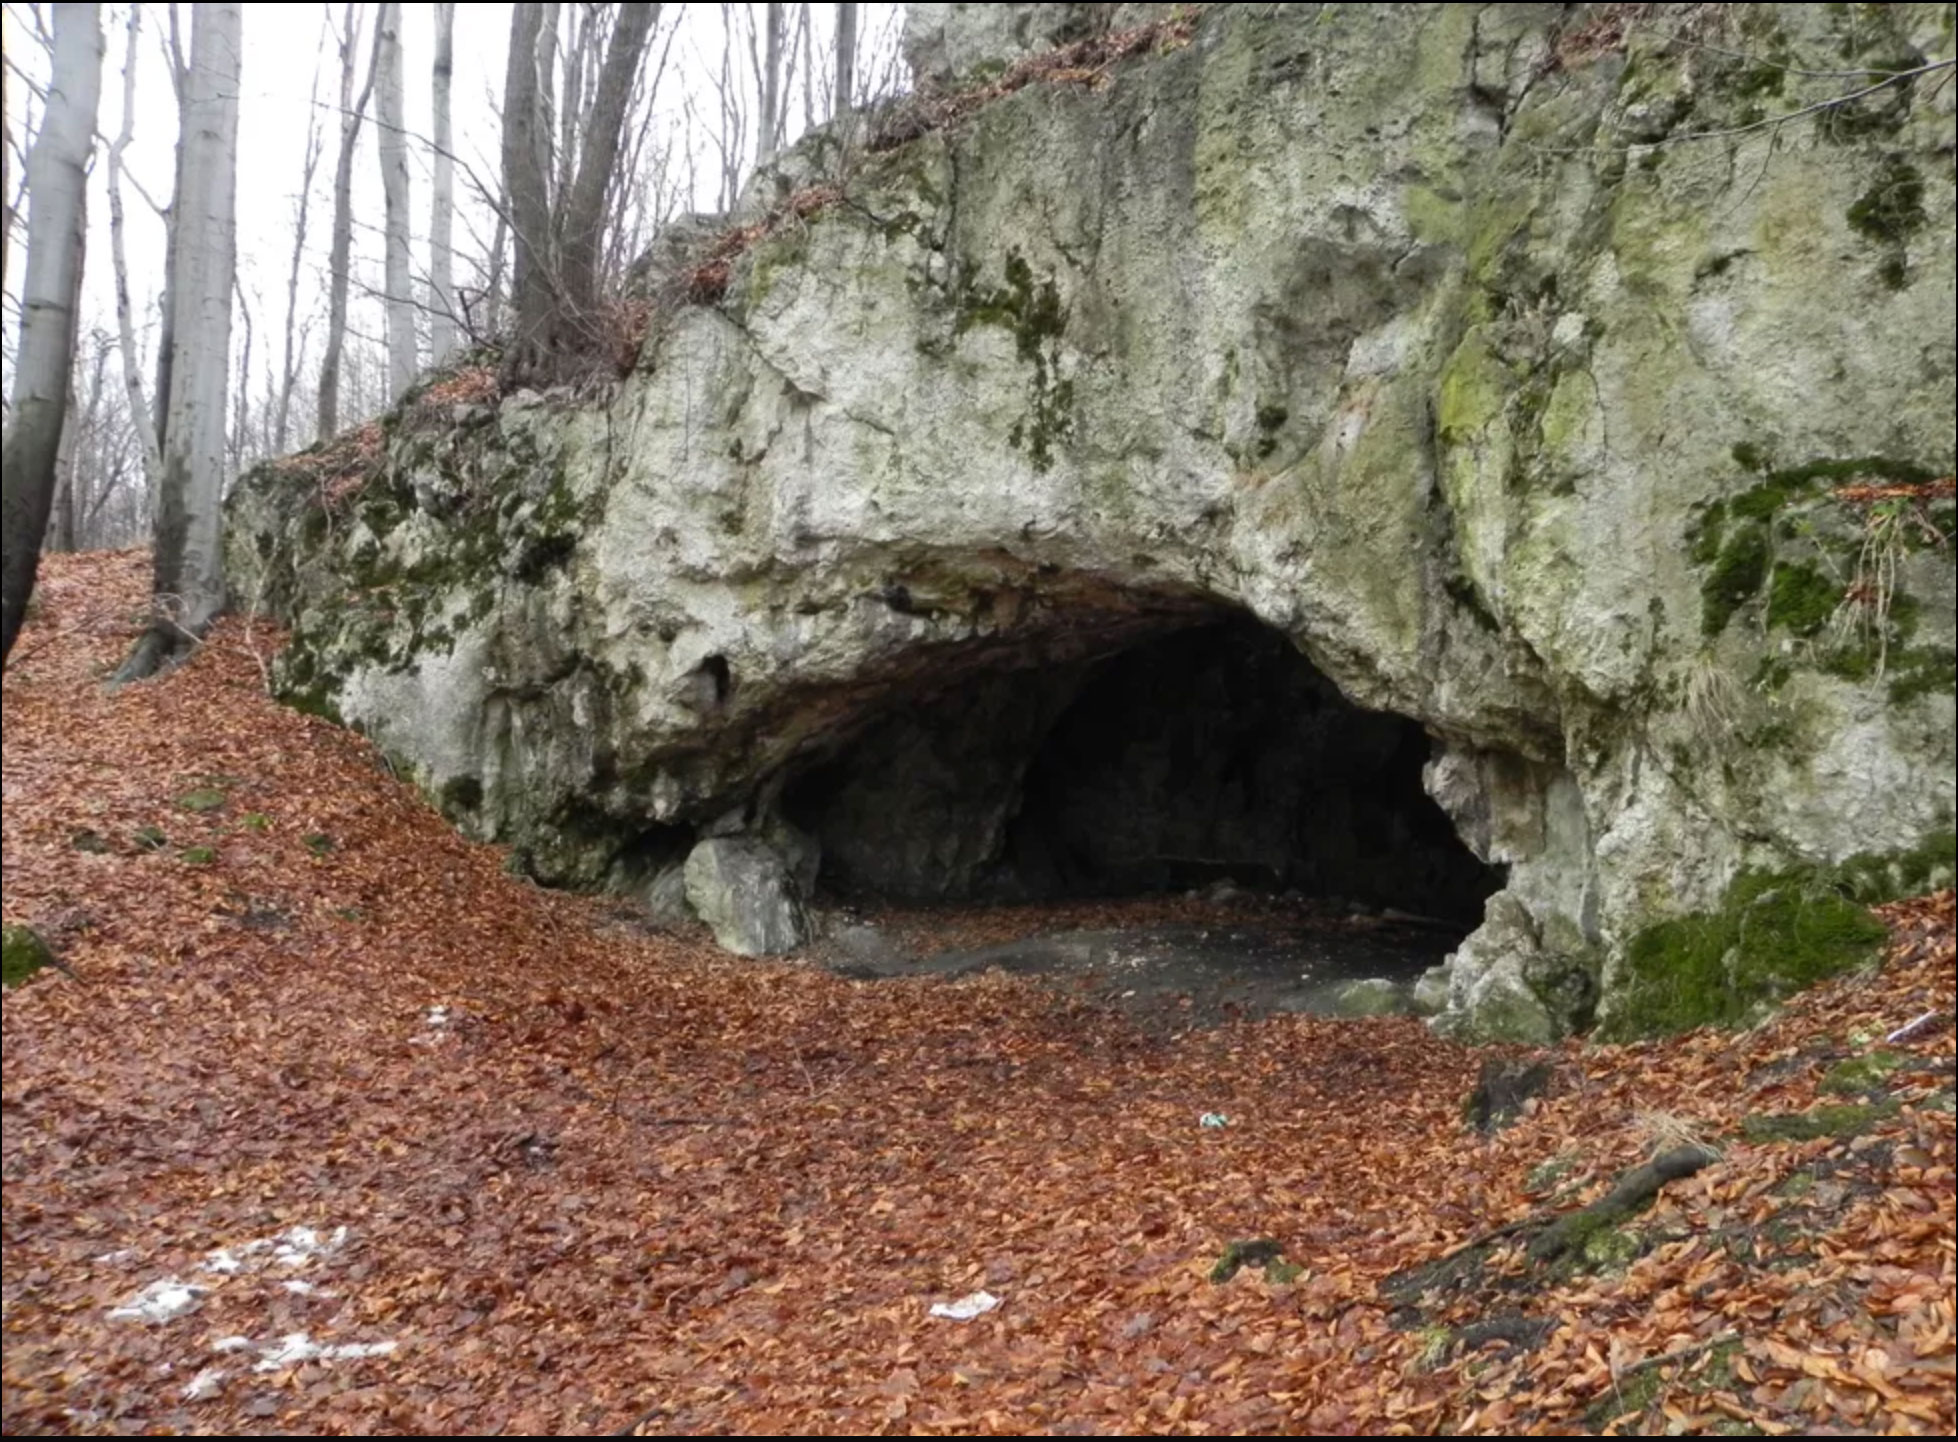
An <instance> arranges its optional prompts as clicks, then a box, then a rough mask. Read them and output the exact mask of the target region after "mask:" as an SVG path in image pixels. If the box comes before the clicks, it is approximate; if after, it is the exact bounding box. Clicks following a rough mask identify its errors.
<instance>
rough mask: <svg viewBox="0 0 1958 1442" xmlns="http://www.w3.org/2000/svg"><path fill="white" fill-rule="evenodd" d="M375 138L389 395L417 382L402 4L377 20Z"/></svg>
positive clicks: (388, 6)
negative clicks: (378, 157)
mask: <svg viewBox="0 0 1958 1442" xmlns="http://www.w3.org/2000/svg"><path fill="white" fill-rule="evenodd" d="M374 69H375V72H376V80H375V91H374V139H375V143H376V146H377V148H378V149H379V151H380V155H381V195H382V205H383V210H384V212H385V214H384V219H383V222H382V230H383V233H384V236H385V239H386V271H385V274H386V281H385V285H386V289H387V321H388V399H389V400H390V401H396V400H399V399H400V398H401V395H402V392H404V391H406V390H407V389H408V387H409V386H411V385H413V384H414V383H415V372H416V371H417V370H419V369H420V365H419V363H418V361H417V357H416V341H415V298H414V279H413V275H412V273H411V267H410V261H409V254H408V130H407V120H406V113H405V106H404V104H403V101H402V83H401V7H400V6H399V5H398V4H393V3H383V4H382V6H381V9H380V14H379V15H378V16H377V17H376V19H375V21H374Z"/></svg>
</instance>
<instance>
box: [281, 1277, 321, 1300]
mask: <svg viewBox="0 0 1958 1442" xmlns="http://www.w3.org/2000/svg"><path fill="white" fill-rule="evenodd" d="M279 1285H280V1286H281V1287H284V1288H285V1289H286V1290H287V1291H288V1292H291V1293H293V1294H294V1295H295V1296H299V1297H330V1296H332V1295H333V1294H332V1293H331V1292H329V1291H327V1290H326V1288H324V1287H315V1286H314V1285H313V1284H312V1283H311V1282H308V1281H306V1280H304V1279H303V1278H300V1277H289V1278H287V1279H286V1280H285V1281H283V1282H281V1283H279Z"/></svg>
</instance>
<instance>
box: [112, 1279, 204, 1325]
mask: <svg viewBox="0 0 1958 1442" xmlns="http://www.w3.org/2000/svg"><path fill="white" fill-rule="evenodd" d="M209 1290H210V1289H209V1288H208V1287H199V1286H195V1285H193V1284H192V1283H190V1282H180V1281H178V1280H177V1279H176V1278H175V1277H165V1278H163V1279H162V1280H161V1281H156V1282H151V1283H150V1284H149V1285H148V1286H147V1287H145V1288H143V1290H142V1291H140V1292H138V1293H137V1294H136V1295H135V1296H133V1297H131V1298H130V1299H129V1300H128V1301H127V1302H124V1303H123V1304H122V1305H121V1306H120V1307H111V1308H110V1309H109V1315H110V1316H111V1317H114V1318H116V1319H117V1320H118V1321H134V1322H168V1321H172V1320H174V1319H175V1318H177V1317H181V1316H183V1315H184V1313H186V1312H194V1311H196V1310H197V1306H198V1303H200V1302H201V1301H203V1299H204V1294H205V1293H206V1292H207V1291H209Z"/></svg>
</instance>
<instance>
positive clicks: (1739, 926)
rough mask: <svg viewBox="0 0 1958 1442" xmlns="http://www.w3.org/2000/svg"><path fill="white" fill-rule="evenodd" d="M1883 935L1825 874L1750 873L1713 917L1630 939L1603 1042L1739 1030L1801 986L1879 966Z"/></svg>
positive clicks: (1688, 919) (1679, 921)
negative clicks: (1721, 1028) (1714, 1028)
mask: <svg viewBox="0 0 1958 1442" xmlns="http://www.w3.org/2000/svg"><path fill="white" fill-rule="evenodd" d="M1886 934H1887V933H1886V932H1885V929H1884V926H1883V923H1882V922H1880V921H1878V920H1877V919H1876V918H1875V917H1874V916H1872V915H1870V913H1869V911H1868V910H1867V909H1865V908H1864V907H1863V906H1861V905H1859V904H1858V903H1856V902H1855V901H1852V900H1850V899H1849V898H1848V897H1847V896H1845V895H1844V894H1843V890H1842V888H1841V885H1840V883H1839V881H1838V880H1837V879H1836V878H1835V877H1834V876H1832V875H1830V874H1828V873H1826V872H1822V871H1818V870H1813V869H1811V870H1807V871H1801V870H1794V871H1781V872H1768V871H1752V872H1747V873H1744V874H1743V875H1741V876H1740V877H1738V878H1737V879H1736V880H1735V881H1734V883H1733V885H1732V886H1730V887H1729V888H1728V890H1727V895H1726V897H1725V898H1724V900H1723V903H1722V905H1721V907H1720V908H1719V909H1718V910H1717V911H1710V912H1697V913H1694V914H1693V915H1690V916H1682V917H1677V918H1675V919H1673V920H1670V921H1662V922H1659V923H1658V924H1656V925H1654V926H1650V927H1647V928H1646V929H1645V930H1644V931H1641V932H1640V933H1638V935H1636V936H1634V937H1633V938H1632V941H1631V944H1630V945H1629V946H1628V947H1627V948H1626V955H1625V979H1624V984H1623V986H1622V988H1621V990H1620V995H1619V998H1618V1002H1617V1005H1616V1006H1615V1007H1614V1008H1613V1010H1612V1014H1611V1016H1610V1018H1609V1019H1608V1020H1607V1021H1606V1023H1605V1025H1604V1026H1603V1027H1602V1028H1600V1033H1599V1034H1600V1037H1601V1038H1602V1039H1604V1040H1626V1039H1629V1038H1633V1037H1644V1036H1664V1035H1668V1034H1671V1033H1674V1032H1681V1031H1690V1030H1691V1029H1692V1028H1694V1027H1698V1026H1737V1025H1741V1024H1743V1023H1746V1022H1748V1021H1751V1020H1753V1019H1755V1018H1756V1017H1757V1016H1759V1015H1760V1014H1762V1013H1763V1012H1765V1011H1766V1010H1767V1009H1768V1008H1769V1007H1771V1006H1772V1005H1773V1004H1774V1003H1776V1002H1778V1001H1781V1000H1782V999H1783V998H1785V997H1788V996H1790V995H1793V994H1794V993H1795V992H1797V991H1800V990H1801V989H1803V988H1804V987H1807V986H1812V985H1813V984H1815V983H1816V982H1818V981H1821V980H1823V979H1824V978H1826V977H1830V976H1836V975H1839V974H1840V973H1842V972H1845V971H1849V970H1851V969H1853V968H1855V967H1858V966H1863V965H1866V964H1868V963H1870V962H1872V961H1874V960H1875V958H1876V955H1877V949H1878V947H1879V946H1881V945H1882V943H1883V940H1884V938H1885V936H1886Z"/></svg>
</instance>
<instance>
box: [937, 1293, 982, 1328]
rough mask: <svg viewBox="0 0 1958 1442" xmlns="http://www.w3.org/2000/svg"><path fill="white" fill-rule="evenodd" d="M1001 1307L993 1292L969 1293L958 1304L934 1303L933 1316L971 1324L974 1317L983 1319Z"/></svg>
mask: <svg viewBox="0 0 1958 1442" xmlns="http://www.w3.org/2000/svg"><path fill="white" fill-rule="evenodd" d="M998 1305H999V1298H997V1297H995V1296H994V1295H993V1294H992V1293H991V1292H969V1293H967V1294H966V1295H965V1296H963V1297H961V1298H959V1299H958V1301H956V1302H933V1303H932V1304H931V1315H932V1316H934V1317H949V1318H950V1319H951V1320H952V1321H954V1322H970V1321H971V1320H972V1319H973V1318H974V1317H983V1316H985V1315H986V1313H988V1312H990V1311H992V1309H993V1308H995V1307H997V1306H998Z"/></svg>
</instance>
